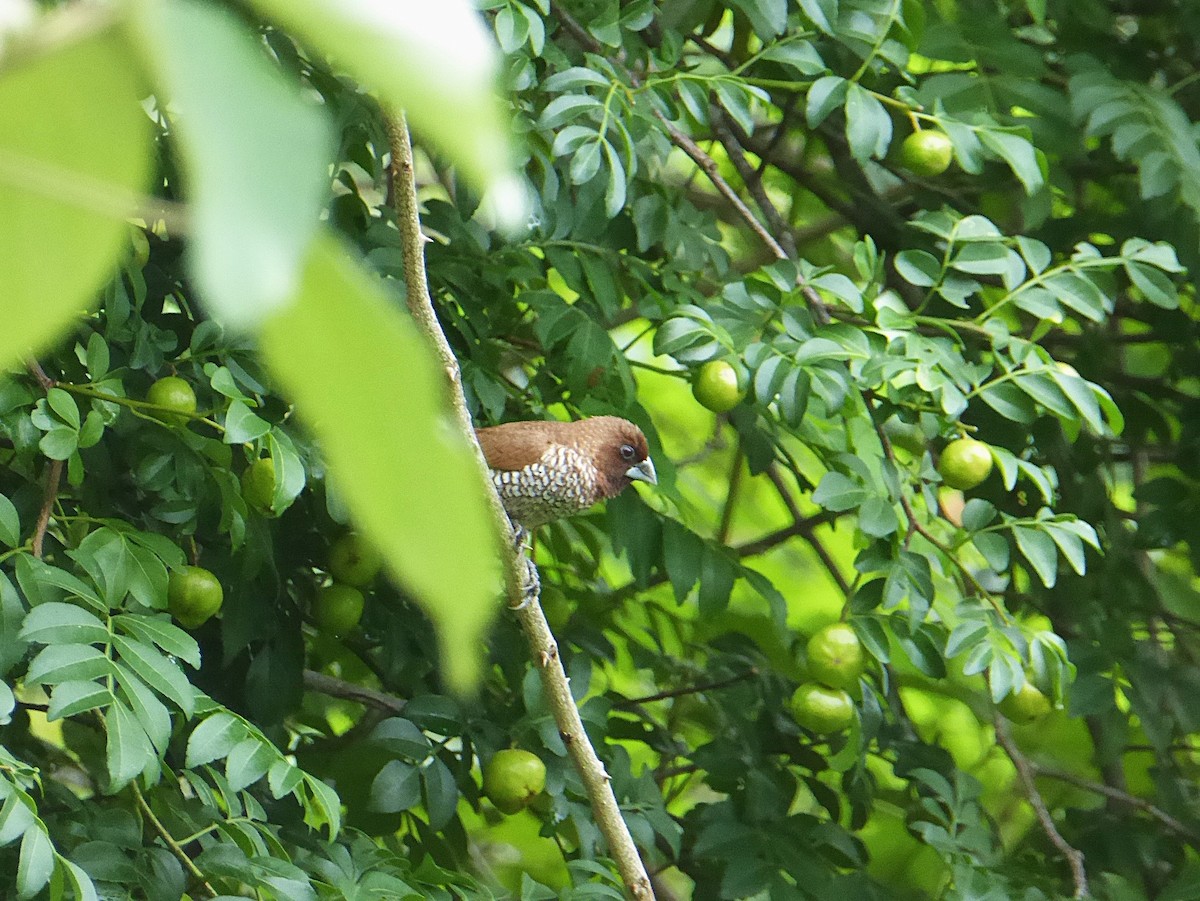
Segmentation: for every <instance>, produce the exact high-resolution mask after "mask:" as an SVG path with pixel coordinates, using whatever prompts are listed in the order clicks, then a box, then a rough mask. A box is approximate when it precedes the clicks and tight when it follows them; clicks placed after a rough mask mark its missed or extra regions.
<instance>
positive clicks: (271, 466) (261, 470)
mask: <svg viewBox="0 0 1200 901" xmlns="http://www.w3.org/2000/svg"><path fill="white" fill-rule="evenodd" d="M242 497H243V498H244V499H245V501H246V503H247V504H249V505H250V509H252V510H257V511H258V512H259V513H263V514H268V515H269V514H270V513H271V512H272V511H273V510H274V508H275V461H274V460H272V459H271V458H270V457H260V458H259V459H257V460H255V461H254V462H253V463H251V464H250V465H249V466H247V467H246V471H245V472H243V473H242Z"/></svg>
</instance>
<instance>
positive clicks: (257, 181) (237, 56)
mask: <svg viewBox="0 0 1200 901" xmlns="http://www.w3.org/2000/svg"><path fill="white" fill-rule="evenodd" d="M133 8H134V10H135V13H136V15H135V17H134V22H135V25H136V27H137V33H138V35H139V37H140V38H141V50H142V55H143V58H144V59H145V60H146V62H147V63H148V64H149V65H150V67H151V68H152V69H153V70H154V72H155V74H156V76H157V79H158V82H159V85H160V87H161V88H162V89H163V90H164V91H165V93H166V95H167V97H169V99H170V100H171V101H172V102H174V103H176V104H178V105H179V107H180V108H181V109H183V110H186V111H187V112H186V114H185V115H181V116H178V117H177V118H175V119H173V120H172V125H171V127H172V135H173V137H174V141H173V144H174V147H175V149H176V150H177V151H178V152H179V154H180V156H181V160H182V163H183V166H184V169H185V171H186V173H187V175H188V182H189V187H190V192H191V200H192V205H191V208H190V210H189V213H190V227H189V230H190V235H191V238H190V242H189V243H190V247H189V249H190V250H191V257H190V262H191V269H192V272H193V273H194V276H195V279H196V282H197V284H198V285H199V287H200V290H201V291H202V292H203V296H204V300H205V302H206V303H207V304H208V305H209V306H210V308H211V309H212V310H213V312H214V313H216V314H217V315H218V317H219V318H220V319H222V320H223V321H224V322H226V323H229V324H232V325H236V326H242V327H246V326H249V325H253V324H255V323H257V322H260V321H261V320H262V318H263V317H264V316H266V315H267V314H268V313H269V312H270V311H271V310H272V309H275V308H277V307H278V306H280V305H281V304H283V303H285V302H286V301H287V299H288V298H289V297H290V296H291V295H292V294H293V293H294V292H295V289H296V285H297V283H298V281H299V275H300V271H301V267H302V265H303V261H304V258H305V255H306V253H307V250H308V246H309V244H310V243H311V242H312V240H313V237H314V235H315V234H316V230H317V227H318V225H317V219H318V214H319V213H320V211H321V207H322V205H323V203H324V199H325V192H326V189H327V184H328V176H327V174H326V166H327V165H328V161H329V155H330V150H331V149H332V137H331V135H330V129H329V125H328V122H327V120H326V118H325V116H324V115H323V114H322V112H321V111H320V110H319V109H318V108H317V107H315V106H314V105H313V104H311V103H309V102H307V101H305V100H302V99H301V96H300V94H299V92H298V90H297V89H296V88H295V87H294V86H293V85H291V84H288V83H287V82H286V81H285V80H284V79H283V78H282V77H281V75H280V73H279V71H278V69H277V68H276V67H275V66H273V65H272V64H271V62H270V61H269V60H268V58H267V56H266V54H265V53H263V51H262V49H261V48H260V47H259V46H258V42H257V39H256V37H255V36H252V33H251V32H250V31H249V30H248V29H247V28H246V27H245V25H244V24H243V23H242V22H241V21H239V20H238V19H237V18H235V17H234V16H233V15H231V14H230V13H228V12H226V11H225V10H221V9H217V8H214V7H211V6H204V5H201V4H199V3H196V2H192V0H162V2H157V3H139V4H136V5H135V6H134V7H133ZM231 97H236V98H237V102H236V103H231V102H230V98H231Z"/></svg>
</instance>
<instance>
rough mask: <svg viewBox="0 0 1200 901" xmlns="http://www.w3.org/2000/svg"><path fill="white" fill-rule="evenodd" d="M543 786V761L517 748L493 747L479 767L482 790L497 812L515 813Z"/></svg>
mask: <svg viewBox="0 0 1200 901" xmlns="http://www.w3.org/2000/svg"><path fill="white" fill-rule="evenodd" d="M545 787H546V764H544V763H542V760H541V758H540V757H538V756H537V755H536V754H531V753H530V752H529V751H523V750H521V749H520V748H506V749H505V750H503V751H497V752H496V753H495V755H494V756H493V757H492V759H491V760H489V761H488V762H487V766H485V767H484V768H483V793H484V794H485V795H487V797H488V800H489V801H491V802H492V803H493V804H495V805H496V809H497V810H499V811H500V812H501V813H508V814H512V813H517V812H518V811H521V810H524V809H525V808H526V807H528V806H529V803H530V802H531V801H532V800H533V799H534V798H536V797H537V796H538V795H539V794H541V792H542V790H543V789H544V788H545Z"/></svg>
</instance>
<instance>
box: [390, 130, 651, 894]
mask: <svg viewBox="0 0 1200 901" xmlns="http://www.w3.org/2000/svg"><path fill="white" fill-rule="evenodd" d="M387 130H388V140H389V141H390V143H391V151H392V162H391V166H390V169H389V174H390V176H391V181H392V185H391V188H392V190H391V193H392V197H393V199H394V201H395V205H396V214H397V219H398V225H399V228H400V237H401V242H402V245H403V247H402V250H403V254H404V278H405V283H406V285H407V288H408V305H409V309H410V310H411V311H412V314H413V318H414V320H416V323H417V326H418V328H420V329H421V331H422V332H424V333H425V335H426V336H427V337H428V339H429V341H430V342H431V343H432V344H433V346H434V348H435V349H436V351H437V354H438V357H439V358H440V359H441V362H442V367H443V369H444V370H445V373H446V380H447V382H448V384H449V386H450V392H451V404H452V406H453V408H454V411H455V413H456V414H457V416H458V420H459V426H460V427H461V429H462V432H463V435H464V436H465V437H466V439H467V440H468V441H470V442H471V443H472V445H473V446H474V447H475V452H476V456H477V458H478V460H479V465H480V467H481V470H482V472H483V473H484V475H485V479H484V481H485V484H486V485H488V486H489V490H488V494H489V495H490V498H489V499H490V502H491V507H492V513H493V516H494V518H495V520H496V525H497V529H498V530H499V531H500V533H501V534H505V533H507V532H508V531H509V529H510V525H509V522H508V517H507V516H506V515H505V513H504V507H503V506H502V505H501V503H500V498H499V496H498V495H497V494H496V492H495V490H494V488H492V482H491V479H490V478H486V474H487V464H486V462H485V461H484V458H483V451H482V450H480V448H479V443H478V441H477V440H476V438H475V431H474V426H473V424H472V422H471V415H470V412H469V410H468V409H467V403H466V398H465V397H464V396H463V392H462V378H461V375H460V372H459V368H458V361H457V359H456V358H455V356H454V352H453V351H452V350H451V349H450V345H449V342H447V341H446V336H445V334H444V333H443V332H442V328H441V325H440V324H439V323H438V320H437V315H436V313H435V312H434V309H433V301H432V299H431V298H430V296H429V287H428V282H427V281H426V277H425V248H424V244H425V237H424V235H422V234H421V223H420V217H419V213H418V209H417V191H416V179H415V177H414V173H413V159H412V145H411V142H410V140H409V136H408V126H407V124H406V122H405V119H404V114H403V113H398V114H396V115H395V116H391V117H389V118H388V121H387ZM503 554H504V564H505V574H506V577H507V578H506V581H507V583H508V597H509V605H510V608H511V609H512V610H513V611H514V612H515V613H516V616H517V619H518V621H519V622H520V623H521V628H522V629H523V630H524V631H525V636H526V638H527V639H528V641H529V646H530V650H531V651H532V654H533V662H534V665H535V666H536V667H537V669H538V673H539V675H540V676H541V680H542V689H543V691H544V692H545V693H546V699H547V701H548V703H549V705H550V709H551V711H552V712H553V714H554V722H555V724H556V725H557V726H558V731H559V735H561V737H562V740H563V744H565V745H566V747H567V750H568V752H569V753H570V755H571V760H572V762H573V763H574V764H575V768H576V770H578V772H579V778H580V779H581V780H582V781H583V784H584V788H585V789H586V790H587V794H588V800H589V801H590V802H591V805H592V811H593V813H594V814H595V817H596V825H597V826H598V827H599V828H600V831H601V833H602V834H603V835H604V838H605V841H606V842H607V843H608V850H609V853H610V854H611V855H612V857H613V860H614V861H615V862H616V865H617V869H618V870H619V871H620V873H621V879H622V880H623V881H624V883H625V890H626V891H627V892H628V894H629V895H630V897H632V898H634V899H636V901H647V899H653V898H654V890H653V888H652V887H651V884H650V877H649V876H648V875H647V874H646V868H645V866H643V864H642V860H641V856H640V855H639V853H638V849H637V846H636V845H635V844H634V841H633V836H632V835H630V833H629V828H628V827H627V826H626V825H625V820H624V818H623V817H622V816H621V808H620V807H619V806H618V804H617V799H616V796H615V795H614V794H613V790H612V785H611V783H610V779H609V775H608V773H607V772H606V771H605V769H604V764H603V763H602V762H601V760H600V758H599V756H598V755H597V754H596V749H595V748H593V747H592V743H591V741H590V740H589V739H588V735H587V732H586V731H585V730H584V728H583V720H582V719H581V718H580V716H579V709H578V708H577V707H576V706H575V699H574V698H572V697H571V689H570V684H569V682H568V680H567V674H566V672H565V671H564V670H563V666H562V661H561V660H560V659H559V656H558V644H557V643H556V642H555V640H554V635H553V634H552V633H551V632H550V627H549V625H547V623H546V617H545V615H544V614H543V613H542V606H541V603H540V602H539V599H538V597H537V596H536V593H535V595H534V596H533V597H526V596H525V594H524V590H523V582H524V578H525V570H524V567H523V565H522V564H523V559H522V555H521V554H520V553H519V546H518V544H517V543H516V542H511V543H506V544H505V547H504V550H503Z"/></svg>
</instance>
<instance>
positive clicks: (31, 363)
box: [25, 357, 54, 391]
mask: <svg viewBox="0 0 1200 901" xmlns="http://www.w3.org/2000/svg"><path fill="white" fill-rule="evenodd" d="M25 365H26V366H27V367H28V368H29V372H30V373H31V374H32V375H33V377H34V378H35V379H36V380H37V383H38V384H39V385H41V386H42V390H43V391H49V390H50V389H51V388H53V387H54V379H52V378H50V376H48V375H46V370H45V369H43V368H42V364H41V363H39V362H38V361H37V360H35V359H33V357H30V358H29V359H28V360H27V361H26V364H25Z"/></svg>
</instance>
